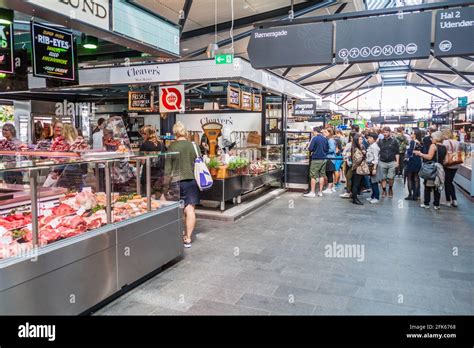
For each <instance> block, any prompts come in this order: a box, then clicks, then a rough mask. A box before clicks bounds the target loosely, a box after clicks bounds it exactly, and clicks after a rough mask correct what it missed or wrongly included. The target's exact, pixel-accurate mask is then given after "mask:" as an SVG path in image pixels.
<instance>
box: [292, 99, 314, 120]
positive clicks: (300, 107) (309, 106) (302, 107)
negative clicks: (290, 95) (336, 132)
mask: <svg viewBox="0 0 474 348" xmlns="http://www.w3.org/2000/svg"><path fill="white" fill-rule="evenodd" d="M315 115H316V101H315V100H310V101H301V100H300V101H297V102H295V104H294V106H293V116H315Z"/></svg>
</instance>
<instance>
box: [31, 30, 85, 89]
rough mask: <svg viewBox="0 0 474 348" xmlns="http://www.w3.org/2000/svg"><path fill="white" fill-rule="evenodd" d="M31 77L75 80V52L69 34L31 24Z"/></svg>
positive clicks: (71, 36)
mask: <svg viewBox="0 0 474 348" xmlns="http://www.w3.org/2000/svg"><path fill="white" fill-rule="evenodd" d="M31 42H32V52H33V75H34V76H38V77H46V78H51V79H59V80H75V79H76V52H75V50H74V35H73V34H72V33H71V32H68V31H65V30H61V29H57V28H53V27H49V26H46V25H43V24H38V23H33V22H31Z"/></svg>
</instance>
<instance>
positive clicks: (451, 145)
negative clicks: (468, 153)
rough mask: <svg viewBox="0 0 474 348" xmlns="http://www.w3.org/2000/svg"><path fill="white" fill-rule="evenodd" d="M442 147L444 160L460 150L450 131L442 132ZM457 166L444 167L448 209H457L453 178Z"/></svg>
mask: <svg viewBox="0 0 474 348" xmlns="http://www.w3.org/2000/svg"><path fill="white" fill-rule="evenodd" d="M443 136H444V140H443V145H444V146H446V150H447V154H446V159H447V158H448V157H449V154H452V153H456V152H458V151H459V150H460V144H459V141H457V140H455V139H454V135H453V132H452V131H451V129H445V130H444V131H443ZM459 166H460V165H459V164H456V165H452V166H449V167H446V166H445V167H444V173H445V179H444V191H445V193H446V205H447V206H448V207H450V206H452V207H457V206H458V201H457V199H456V189H455V188H454V184H453V181H454V177H455V176H456V172H457V170H458V169H459Z"/></svg>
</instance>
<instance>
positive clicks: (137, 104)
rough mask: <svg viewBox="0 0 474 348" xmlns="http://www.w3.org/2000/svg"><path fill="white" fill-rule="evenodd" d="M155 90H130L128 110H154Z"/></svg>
mask: <svg viewBox="0 0 474 348" xmlns="http://www.w3.org/2000/svg"><path fill="white" fill-rule="evenodd" d="M152 109H153V92H152V91H148V92H137V91H133V92H132V91H130V92H128V110H152Z"/></svg>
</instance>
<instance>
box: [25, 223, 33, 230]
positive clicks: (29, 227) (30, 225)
mask: <svg viewBox="0 0 474 348" xmlns="http://www.w3.org/2000/svg"><path fill="white" fill-rule="evenodd" d="M25 228H26V229H27V230H28V231H33V225H32V224H28V225H26V227H25Z"/></svg>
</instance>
